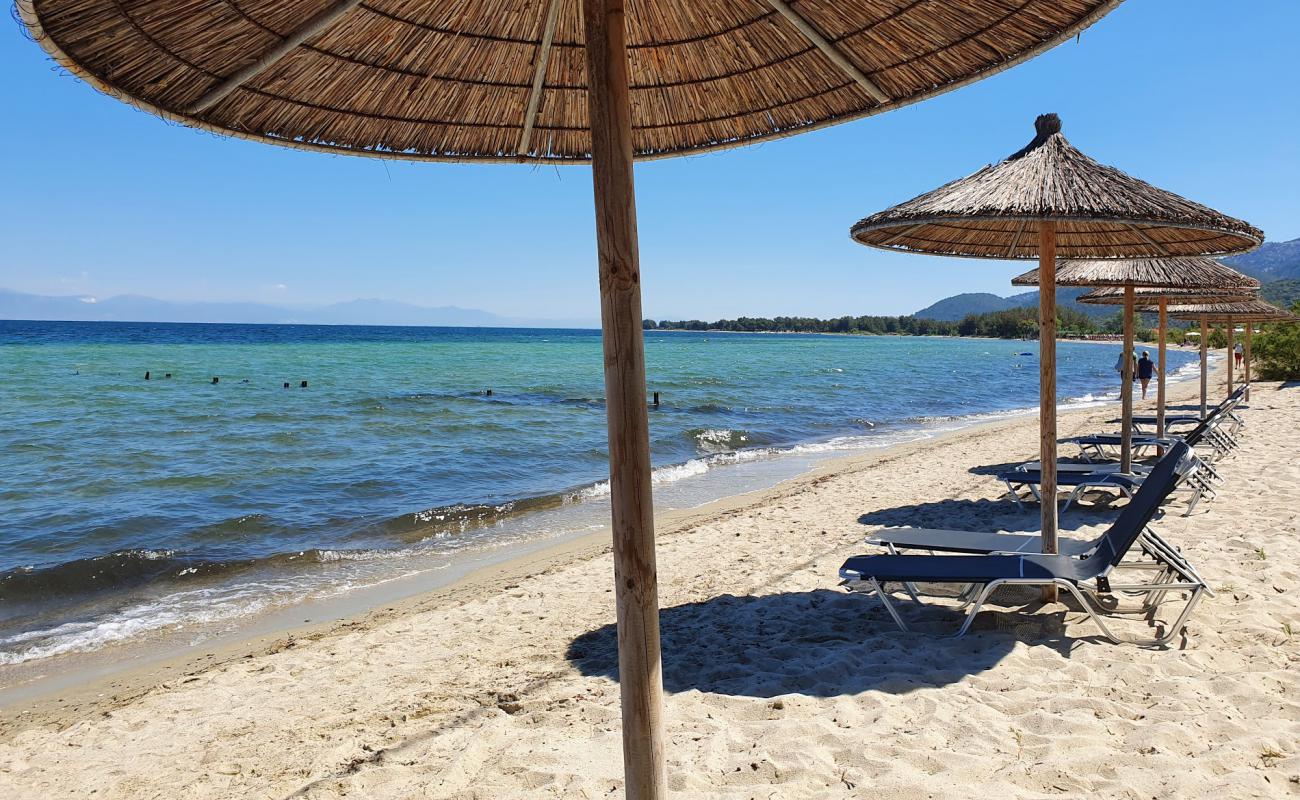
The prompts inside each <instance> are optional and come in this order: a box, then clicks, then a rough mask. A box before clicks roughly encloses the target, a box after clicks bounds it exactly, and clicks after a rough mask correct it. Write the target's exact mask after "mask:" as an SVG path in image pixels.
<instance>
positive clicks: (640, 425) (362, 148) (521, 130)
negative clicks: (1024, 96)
mask: <svg viewBox="0 0 1300 800" xmlns="http://www.w3.org/2000/svg"><path fill="white" fill-rule="evenodd" d="M624 1H625V0H581V2H579V0H446V1H445V2H419V1H418V0H366V2H364V3H363V2H361V0H241V2H239V3H230V2H227V0H133V1H132V2H128V3H123V2H119V0H18V10H19V13H20V15H21V17H22V21H23V22H24V23H25V24H26V26H27V28H28V29H29V30H30V31H31V33H32V35H33V36H34V37H35V38H36V40H37V41H38V42H39V43H40V44H41V46H42V47H44V48H45V50H46V51H47V52H48V53H50V55H52V56H53V57H54V58H55V60H57V61H58V63H59V64H60V65H62V66H63V67H65V68H67V69H68V70H70V71H71V72H72V73H74V74H75V75H77V76H79V77H81V78H82V79H84V80H85V81H87V82H88V83H90V84H91V85H92V86H94V87H96V88H98V89H100V90H101V91H104V92H106V93H108V94H110V95H112V96H114V97H117V98H119V99H121V100H123V101H125V102H128V103H130V104H132V105H134V106H136V107H138V108H141V109H144V110H146V111H148V112H150V113H153V114H157V115H158V116H161V117H163V118H165V119H168V120H172V121H176V122H180V123H183V124H185V125H189V126H192V127H196V128H202V129H204V130H209V131H214V132H217V133H221V134H226V135H230V136H236V137H240V138H244V139H254V140H258V141H265V142H270V143H273V144H278V145H283V146H287V147H294V148H300V149H307V150H316V151H321V152H327V153H336V154H340V153H342V154H355V155H362V156H372V157H380V158H398V159H414V160H429V161H523V162H552V163H582V162H587V161H590V162H591V164H592V176H593V183H594V190H595V204H596V233H597V236H596V239H597V250H598V257H599V268H600V291H601V320H602V328H603V334H604V335H603V341H604V352H605V386H606V389H605V391H606V398H607V413H608V424H609V456H610V483H611V504H612V507H613V537H614V561H615V585H616V587H617V588H616V597H617V600H616V602H617V608H618V644H619V679H620V682H621V684H622V696H623V724H624V757H625V763H626V768H627V793H628V795H629V796H630V797H658V796H660V794H661V793H662V792H663V784H664V774H663V726H662V721H661V719H660V713H661V712H660V708H661V698H660V695H661V691H662V690H661V688H660V683H661V681H660V659H659V630H658V624H659V623H658V607H657V606H658V601H657V579H656V573H655V553H654V528H653V513H652V503H651V490H650V451H649V437H648V419H647V414H646V408H645V367H644V349H643V342H642V333H641V292H640V266H639V255H638V249H637V233H636V205H635V198H634V191H633V181H632V172H633V170H632V162H633V159H634V158H642V159H648V158H662V157H667V156H674V155H685V154H690V153H700V152H704V151H708V150H719V149H723V148H728V147H735V146H737V145H741V144H745V143H747V142H752V141H757V140H761V139H770V138H774V137H780V136H788V135H791V134H794V133H798V132H800V131H805V130H811V129H814V128H819V127H823V126H826V125H831V124H834V123H837V122H843V121H846V120H851V119H857V118H860V117H865V116H869V115H872V114H879V113H883V112H885V111H890V110H892V109H895V108H900V107H902V106H905V105H908V104H910V103H914V102H917V101H919V100H922V99H925V98H928V97H932V96H934V95H937V94H941V93H943V92H945V91H948V90H950V89H954V88H956V87H958V86H962V85H964V84H966V83H970V82H972V81H975V80H978V79H979V78H981V77H984V76H987V75H991V74H993V73H995V72H998V71H1000V70H1002V69H1005V68H1007V67H1009V66H1012V65H1014V64H1017V63H1019V62H1021V61H1024V60H1026V59H1028V58H1031V57H1033V56H1034V55H1036V54H1038V53H1040V52H1042V51H1044V50H1046V49H1048V48H1050V47H1052V46H1054V45H1056V44H1058V43H1060V42H1063V41H1066V40H1068V39H1069V38H1071V37H1074V36H1075V35H1076V34H1077V33H1078V32H1079V31H1080V30H1082V29H1083V28H1085V27H1087V26H1088V25H1090V24H1092V23H1093V22H1094V21H1096V20H1097V19H1099V18H1100V17H1102V16H1104V15H1105V14H1106V13H1108V12H1109V11H1110V10H1111V9H1113V8H1114V7H1115V6H1117V5H1118V4H1119V1H1120V0H1058V1H1057V2H1045V0H1037V1H1035V0H1030V1H1029V2H1025V3H1019V4H1012V5H1008V4H1005V3H989V2H981V1H980V0H951V1H950V2H944V3H933V2H927V3H906V4H899V3H880V2H875V0H840V1H839V2H835V3H831V2H825V1H824V0H823V1H822V2H816V1H814V0H710V2H707V3H701V2H695V1H694V0H638V2H636V3H632V4H630V5H629V7H628V8H627V9H626V10H625V8H624ZM1194 217H1195V214H1194V213H1192V215H1191V218H1194ZM1155 235H1157V236H1159V235H1161V234H1159V233H1158V232H1157V233H1156V234H1155ZM1200 235H1201V234H1196V236H1197V237H1199V236H1200ZM1166 238H1170V237H1166ZM1172 238H1173V239H1178V238H1179V235H1178V234H1174V235H1173V236H1172ZM1212 246H1215V247H1222V249H1223V250H1224V251H1225V252H1226V251H1229V250H1235V249H1238V248H1239V246H1240V245H1239V243H1238V242H1237V240H1236V239H1235V238H1233V237H1232V236H1228V237H1226V238H1224V239H1223V240H1222V242H1219V243H1212ZM1197 252H1201V251H1200V250H1197Z"/></svg>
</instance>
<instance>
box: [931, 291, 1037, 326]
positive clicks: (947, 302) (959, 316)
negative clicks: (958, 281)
mask: <svg viewBox="0 0 1300 800" xmlns="http://www.w3.org/2000/svg"><path fill="white" fill-rule="evenodd" d="M1018 305H1019V304H1018V303H1015V302H1013V301H1012V300H1011V299H1010V298H1008V297H999V296H998V295H996V294H990V293H988V292H968V293H966V294H955V295H953V296H952V297H945V298H944V299H942V300H940V301H939V302H937V303H935V304H933V305H930V306H926V307H925V308H923V309H921V310H920V311H918V312H916V313H915V314H913V315H912V316H914V317H920V318H921V319H933V320H938V321H940V322H958V321H960V320H963V319H965V318H966V317H967V316H968V315H970V314H987V313H989V312H991V311H1006V310H1007V309H1011V308H1016V307H1017V306H1018Z"/></svg>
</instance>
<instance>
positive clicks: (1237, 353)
mask: <svg viewBox="0 0 1300 800" xmlns="http://www.w3.org/2000/svg"><path fill="white" fill-rule="evenodd" d="M1232 356H1233V358H1235V359H1237V366H1238V367H1240V366H1241V360H1242V359H1243V358H1245V357H1246V351H1245V350H1243V349H1242V347H1241V342H1237V344H1236V346H1235V347H1233V348H1232Z"/></svg>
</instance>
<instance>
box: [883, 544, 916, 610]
mask: <svg viewBox="0 0 1300 800" xmlns="http://www.w3.org/2000/svg"><path fill="white" fill-rule="evenodd" d="M885 552H887V553H889V554H890V555H891V556H896V555H898V548H897V547H894V543H893V542H885ZM903 589H904V590H905V591H906V592H907V596H908V597H910V598H912V602H913V603H919V602H921V598H919V597H917V596H916V584H914V583H912V582H911V581H903Z"/></svg>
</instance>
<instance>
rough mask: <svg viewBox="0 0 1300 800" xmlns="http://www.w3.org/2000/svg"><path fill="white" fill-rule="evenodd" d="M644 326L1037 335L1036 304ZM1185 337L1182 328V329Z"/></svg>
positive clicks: (1072, 319)
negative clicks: (949, 315) (956, 317)
mask: <svg viewBox="0 0 1300 800" xmlns="http://www.w3.org/2000/svg"><path fill="white" fill-rule="evenodd" d="M642 327H644V328H645V329H646V330H677V331H735V332H743V333H758V332H765V333H857V334H877V335H889V334H895V335H906V336H983V337H988V338H995V339H1035V338H1037V337H1038V309H1036V308H1032V307H1025V308H1013V309H1008V310H1006V311H990V312H987V313H983V314H969V315H967V316H966V317H965V318H964V319H962V320H961V321H959V322H951V321H942V320H934V319H923V318H921V317H914V316H899V317H888V316H861V317H853V316H844V317H834V318H832V319H819V318H817V317H771V318H769V317H738V318H736V319H720V320H717V321H715V322H705V321H703V320H698V319H691V320H659V321H655V320H653V319H647V320H644V321H643V323H642ZM1056 327H1057V330H1058V331H1060V333H1061V334H1062V335H1063V336H1089V335H1096V334H1109V333H1120V332H1122V331H1123V316H1122V313H1121V312H1116V313H1115V314H1112V315H1110V316H1108V317H1103V318H1101V319H1098V318H1096V317H1091V316H1089V315H1088V314H1085V313H1083V312H1082V311H1078V310H1076V309H1073V308H1069V307H1064V306H1063V307H1059V308H1057V310H1056ZM1138 327H1139V330H1138V338H1139V339H1142V340H1143V341H1150V340H1152V339H1154V337H1155V332H1154V331H1151V330H1150V324H1149V321H1148V320H1145V319H1143V320H1142V321H1141V322H1140V323H1139V326H1138ZM1178 336H1179V338H1180V339H1181V336H1182V331H1181V330H1179V331H1178Z"/></svg>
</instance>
